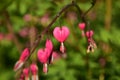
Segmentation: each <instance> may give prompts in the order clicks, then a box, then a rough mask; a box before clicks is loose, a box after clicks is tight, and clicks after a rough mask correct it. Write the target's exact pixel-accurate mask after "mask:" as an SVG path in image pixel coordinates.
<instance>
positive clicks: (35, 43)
mask: <svg viewBox="0 0 120 80" xmlns="http://www.w3.org/2000/svg"><path fill="white" fill-rule="evenodd" d="M72 6H74V7H76V8H77V10H78V12H79V15H80V17H81V18H82V19H84V20H85V16H86V14H87V13H88V12H89V10H91V8H92V7H93V6H92V7H91V8H90V9H89V10H88V11H87V12H86V13H83V11H82V10H81V9H80V7H79V6H78V5H77V4H76V2H75V1H74V0H72V2H71V3H69V4H67V5H66V6H64V7H63V8H62V9H61V10H60V11H59V12H58V13H57V15H56V16H55V17H54V18H53V20H52V21H51V22H50V24H49V25H48V26H47V27H46V28H45V29H44V30H43V31H42V32H41V33H40V34H38V36H37V38H36V40H35V42H34V43H33V45H32V46H31V47H30V56H31V55H32V53H33V52H34V51H35V49H36V47H37V46H38V44H39V43H40V41H41V40H42V38H43V37H44V35H45V34H46V33H47V32H48V31H49V29H50V28H51V27H52V25H53V24H54V23H55V21H56V20H57V19H58V18H59V17H60V15H61V14H62V13H63V12H65V11H66V9H68V8H69V7H72ZM30 56H29V57H28V59H29V58H30ZM28 59H27V60H26V61H25V63H26V62H27V61H28ZM24 65H25V64H24ZM24 65H23V66H24Z"/></svg>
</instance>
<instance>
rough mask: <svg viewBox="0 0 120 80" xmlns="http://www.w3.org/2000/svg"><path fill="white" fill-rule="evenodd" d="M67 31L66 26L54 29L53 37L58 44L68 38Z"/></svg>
mask: <svg viewBox="0 0 120 80" xmlns="http://www.w3.org/2000/svg"><path fill="white" fill-rule="evenodd" d="M69 33H70V32H69V29H68V28H67V27H66V26H62V27H56V28H55V29H54V31H53V35H54V37H55V38H56V39H57V40H58V41H59V42H64V41H65V40H66V39H67V37H68V36H69Z"/></svg>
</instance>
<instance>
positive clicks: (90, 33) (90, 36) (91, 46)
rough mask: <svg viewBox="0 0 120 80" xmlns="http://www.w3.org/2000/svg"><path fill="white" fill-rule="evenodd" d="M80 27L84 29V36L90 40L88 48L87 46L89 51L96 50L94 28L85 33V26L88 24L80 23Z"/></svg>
mask: <svg viewBox="0 0 120 80" xmlns="http://www.w3.org/2000/svg"><path fill="white" fill-rule="evenodd" d="M78 26H79V28H80V30H81V31H82V36H83V37H84V36H86V38H87V40H88V48H87V53H90V52H94V49H95V48H97V46H96V43H95V41H94V40H93V35H94V31H93V30H88V31H86V33H85V27H86V24H85V23H84V22H82V23H79V25H78Z"/></svg>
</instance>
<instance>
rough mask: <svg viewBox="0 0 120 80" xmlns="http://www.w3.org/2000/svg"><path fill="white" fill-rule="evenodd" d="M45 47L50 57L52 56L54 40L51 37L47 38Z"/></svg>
mask: <svg viewBox="0 0 120 80" xmlns="http://www.w3.org/2000/svg"><path fill="white" fill-rule="evenodd" d="M45 47H46V48H47V49H48V51H49V52H48V53H47V54H48V57H49V56H50V54H51V52H52V49H53V44H52V41H51V40H50V39H47V40H46V44H45Z"/></svg>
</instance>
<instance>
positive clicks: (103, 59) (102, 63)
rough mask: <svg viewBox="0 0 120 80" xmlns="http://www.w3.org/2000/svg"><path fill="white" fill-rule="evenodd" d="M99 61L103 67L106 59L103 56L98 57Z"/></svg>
mask: <svg viewBox="0 0 120 80" xmlns="http://www.w3.org/2000/svg"><path fill="white" fill-rule="evenodd" d="M99 63H100V65H101V67H105V65H106V60H105V58H100V59H99Z"/></svg>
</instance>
